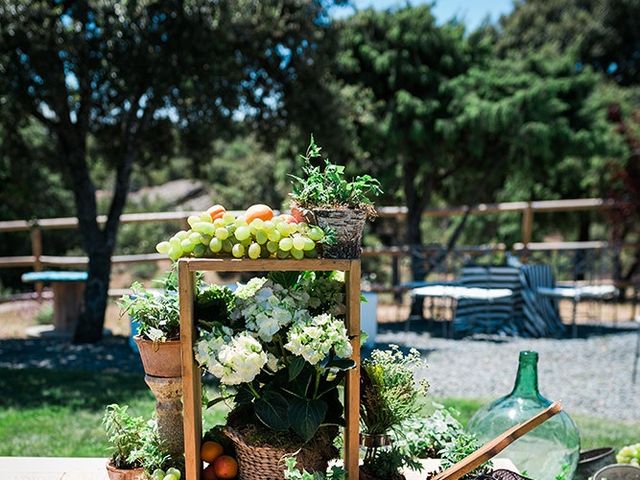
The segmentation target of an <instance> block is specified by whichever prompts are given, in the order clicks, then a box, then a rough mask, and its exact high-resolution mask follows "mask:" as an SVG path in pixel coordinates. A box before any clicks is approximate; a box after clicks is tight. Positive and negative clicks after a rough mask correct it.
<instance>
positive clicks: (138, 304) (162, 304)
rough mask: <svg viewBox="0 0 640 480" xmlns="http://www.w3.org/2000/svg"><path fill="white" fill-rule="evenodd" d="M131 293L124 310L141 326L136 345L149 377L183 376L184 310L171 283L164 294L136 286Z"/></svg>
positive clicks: (125, 302) (121, 304)
mask: <svg viewBox="0 0 640 480" xmlns="http://www.w3.org/2000/svg"><path fill="white" fill-rule="evenodd" d="M131 292H132V293H131V294H130V295H124V296H123V297H122V298H121V299H120V306H121V308H122V311H123V313H128V314H129V315H130V316H131V318H132V319H135V321H136V322H137V324H138V335H136V336H135V337H134V341H135V342H136V345H138V350H139V352H140V358H141V359H142V365H143V367H144V371H145V373H146V374H147V375H151V376H154V377H163V378H171V377H180V376H182V362H181V357H180V308H179V305H178V295H177V294H176V292H175V289H172V286H171V284H170V283H167V284H166V286H165V288H164V289H163V291H162V292H155V291H150V290H147V289H146V288H145V287H143V286H142V284H140V283H138V282H135V283H133V285H131Z"/></svg>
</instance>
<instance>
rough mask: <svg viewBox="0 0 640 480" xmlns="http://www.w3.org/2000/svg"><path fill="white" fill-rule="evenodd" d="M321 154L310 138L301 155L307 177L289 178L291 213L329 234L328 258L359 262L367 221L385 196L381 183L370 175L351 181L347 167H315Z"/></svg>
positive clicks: (325, 242)
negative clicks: (377, 199) (379, 198)
mask: <svg viewBox="0 0 640 480" xmlns="http://www.w3.org/2000/svg"><path fill="white" fill-rule="evenodd" d="M320 150H321V149H320V147H319V146H318V145H316V143H315V141H314V139H313V136H311V142H310V144H309V147H308V148H307V151H306V153H305V155H301V158H302V160H303V161H304V165H303V167H302V170H303V172H304V177H297V176H295V175H290V176H291V178H292V184H293V192H292V193H291V194H290V196H291V198H292V200H293V205H292V206H293V209H292V212H293V213H294V217H295V216H298V217H300V216H304V217H305V218H306V219H307V220H308V221H309V223H312V224H314V225H318V226H319V227H320V228H321V229H322V230H323V231H324V232H325V233H326V234H327V239H326V240H325V241H324V243H323V249H322V251H323V255H324V256H325V257H327V258H358V257H360V253H361V251H362V232H363V230H364V224H365V221H366V220H367V218H372V217H375V215H376V212H375V208H374V206H373V200H372V197H375V196H378V195H380V194H381V193H382V190H381V188H380V182H378V180H376V179H374V178H372V177H371V176H369V175H362V176H357V177H356V178H355V179H353V180H352V181H348V180H347V179H346V178H345V167H344V166H342V165H335V164H332V163H329V161H328V160H325V162H324V167H323V168H321V167H317V166H313V165H312V163H311V162H312V160H313V159H315V158H319V157H320V156H321V154H320ZM298 212H299V213H298ZM296 213H298V214H297V215H296Z"/></svg>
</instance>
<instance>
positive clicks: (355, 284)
mask: <svg viewBox="0 0 640 480" xmlns="http://www.w3.org/2000/svg"><path fill="white" fill-rule="evenodd" d="M345 282H346V286H347V333H348V335H349V338H350V340H351V347H352V348H353V357H352V358H353V361H354V362H356V367H355V368H354V369H352V370H349V372H348V373H347V382H346V387H345V393H344V397H345V402H344V403H345V420H346V428H345V432H344V464H345V467H346V471H347V472H348V479H349V480H358V478H359V475H360V458H359V452H360V260H353V261H352V262H351V266H350V268H349V271H348V272H346V273H345Z"/></svg>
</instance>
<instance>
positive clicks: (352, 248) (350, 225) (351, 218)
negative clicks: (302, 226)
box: [312, 209, 367, 258]
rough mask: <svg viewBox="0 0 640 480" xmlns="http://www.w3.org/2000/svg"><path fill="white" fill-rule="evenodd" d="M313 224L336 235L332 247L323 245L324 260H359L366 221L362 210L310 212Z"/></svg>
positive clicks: (318, 210) (365, 215)
mask: <svg viewBox="0 0 640 480" xmlns="http://www.w3.org/2000/svg"><path fill="white" fill-rule="evenodd" d="M312 216H313V223H315V224H317V225H318V226H319V227H320V228H322V229H323V230H324V231H327V230H333V231H334V232H335V234H336V243H335V244H334V245H323V246H322V256H323V257H325V258H360V254H361V253H362V232H363V230H364V224H365V221H366V220H367V213H366V212H365V211H363V210H353V209H344V210H321V209H314V210H313V211H312Z"/></svg>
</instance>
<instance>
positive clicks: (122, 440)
mask: <svg viewBox="0 0 640 480" xmlns="http://www.w3.org/2000/svg"><path fill="white" fill-rule="evenodd" d="M127 410H128V407H127V406H120V405H117V404H113V405H109V406H108V407H107V408H106V410H105V414H104V417H103V419H102V424H103V426H104V429H105V431H106V433H107V440H108V441H109V444H110V445H111V448H112V454H111V459H110V460H109V463H108V464H107V472H108V474H109V478H110V480H144V479H145V478H146V475H145V472H144V468H143V466H142V462H141V461H140V457H138V455H137V451H138V450H139V449H140V448H141V447H142V444H143V435H142V432H143V430H144V427H145V423H146V422H145V420H144V419H143V418H142V417H132V416H131V415H130V414H129V412H128V411H127Z"/></svg>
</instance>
